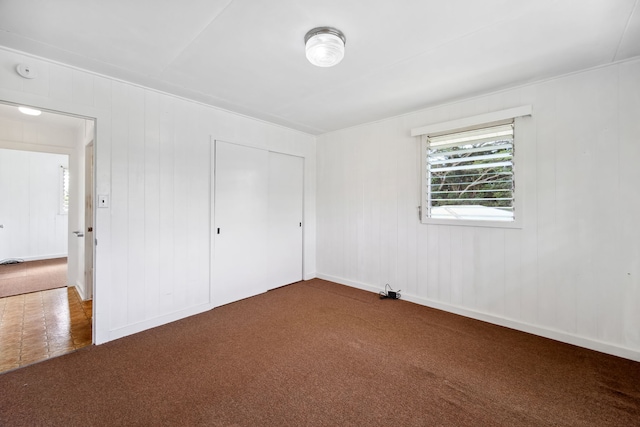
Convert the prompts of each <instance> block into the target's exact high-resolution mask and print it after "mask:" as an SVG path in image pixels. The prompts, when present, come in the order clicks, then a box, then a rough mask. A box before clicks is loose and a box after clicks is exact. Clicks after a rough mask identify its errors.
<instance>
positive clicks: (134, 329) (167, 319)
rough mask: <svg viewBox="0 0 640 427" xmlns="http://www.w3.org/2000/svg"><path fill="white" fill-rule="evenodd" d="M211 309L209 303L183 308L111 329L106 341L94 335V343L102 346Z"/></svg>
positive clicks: (211, 306)
mask: <svg viewBox="0 0 640 427" xmlns="http://www.w3.org/2000/svg"><path fill="white" fill-rule="evenodd" d="M212 308H213V305H211V304H210V303H206V304H199V305H196V306H193V307H189V308H185V309H184V310H179V311H176V312H174V313H170V314H166V315H164V316H160V317H156V318H153V319H149V320H145V321H143V322H139V323H135V324H133V325H127V326H125V327H122V328H118V329H113V330H111V331H108V332H107V337H106V339H103V337H101V336H99V335H101V334H96V338H95V340H96V342H95V343H96V344H104V343H106V342H108V341H112V340H116V339H118V338H123V337H126V336H128V335H133V334H136V333H138V332H142V331H146V330H147V329H151V328H155V327H158V326H162V325H166V324H167V323H171V322H175V321H177V320H180V319H184V318H185V317H189V316H193V315H196V314H200V313H203V312H205V311H209V310H211V309H212Z"/></svg>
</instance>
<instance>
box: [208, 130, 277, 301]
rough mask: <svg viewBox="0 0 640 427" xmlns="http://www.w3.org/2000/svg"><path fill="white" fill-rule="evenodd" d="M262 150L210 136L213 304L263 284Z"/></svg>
mask: <svg viewBox="0 0 640 427" xmlns="http://www.w3.org/2000/svg"><path fill="white" fill-rule="evenodd" d="M268 154H269V153H268V152H267V151H264V150H259V149H255V148H250V147H245V146H241V145H235V144H229V143H225V142H221V141H216V146H215V178H214V179H215V193H214V228H213V245H214V249H213V252H214V260H213V278H214V279H213V286H212V291H213V295H212V300H213V303H214V305H215V306H220V305H223V304H227V303H230V302H233V301H238V300H240V299H243V298H247V297H250V296H253V295H257V294H259V293H262V292H265V291H266V290H267V283H268V281H267V277H268V276H267V275H268V270H267V250H268V247H267V235H268V208H269V204H268V199H269V170H268V167H269V156H268Z"/></svg>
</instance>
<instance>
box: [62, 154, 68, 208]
mask: <svg viewBox="0 0 640 427" xmlns="http://www.w3.org/2000/svg"><path fill="white" fill-rule="evenodd" d="M60 168H61V171H62V195H61V196H62V197H61V198H62V200H61V201H60V213H63V214H65V213H68V212H69V168H67V167H64V166H60Z"/></svg>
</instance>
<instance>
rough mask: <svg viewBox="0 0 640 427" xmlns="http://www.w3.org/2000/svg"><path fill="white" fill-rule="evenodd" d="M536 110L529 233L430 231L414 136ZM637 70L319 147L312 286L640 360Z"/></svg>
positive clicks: (525, 133) (531, 127) (336, 138)
mask: <svg viewBox="0 0 640 427" xmlns="http://www.w3.org/2000/svg"><path fill="white" fill-rule="evenodd" d="M525 104H532V105H533V116H532V117H531V118H530V119H528V120H525V121H524V122H523V123H524V125H523V126H520V127H518V128H517V129H516V132H517V141H516V144H517V145H516V149H517V150H520V153H519V154H520V158H521V159H522V160H523V161H521V162H520V163H519V164H518V165H517V167H519V168H522V169H523V170H522V172H523V178H524V179H523V180H522V182H519V183H518V194H517V197H521V198H522V201H523V206H524V209H523V212H521V214H522V215H523V216H524V227H523V228H522V229H495V228H479V227H463V226H445V225H423V224H420V222H419V219H418V212H417V206H418V205H419V204H420V181H419V176H420V175H419V169H420V158H419V153H420V151H419V138H418V137H411V136H410V130H411V128H414V127H419V126H424V125H429V124H434V123H438V122H444V121H448V120H454V119H460V118H464V117H468V116H473V115H478V114H483V113H487V112H492V111H497V110H501V109H506V108H511V107H517V106H520V105H525ZM639 135H640V60H639V59H636V60H634V61H630V62H625V63H619V64H616V65H612V66H608V67H604V68H599V69H594V70H590V71H585V72H582V73H578V74H573V75H569V76H565V77H562V78H558V79H554V80H550V81H546V82H542V83H536V84H531V85H528V86H524V87H520V88H515V89H512V90H507V91H502V92H499V93H495V94H492V95H487V96H481V97H477V98H473V99H469V100H465V101H461V102H456V103H453V104H448V105H443V106H439V107H436V108H430V109H427V110H423V111H419V112H416V113H413V114H409V115H406V116H402V117H396V118H391V119H388V120H385V121H381V122H377V123H372V124H368V125H364V126H360V127H356V128H351V129H346V130H342V131H338V132H334V133H330V134H326V135H323V136H320V137H319V138H318V142H317V144H318V146H317V150H318V176H317V179H318V193H317V194H318V212H317V213H318V243H317V244H318V247H317V250H318V273H319V274H318V275H319V276H320V277H324V278H327V279H330V280H334V281H337V282H341V283H344V284H349V285H352V286H356V287H360V288H363V289H369V290H375V291H378V290H381V289H382V288H383V287H384V285H385V284H386V283H389V284H390V285H391V286H392V287H393V288H394V289H401V290H402V295H403V298H405V299H409V300H411V301H415V302H418V303H421V304H425V305H429V306H434V307H437V308H442V309H444V310H448V311H452V312H455V313H460V314H464V315H467V316H471V317H476V318H479V319H483V320H488V321H490V322H494V323H497V324H501V325H506V326H509V327H513V328H516V329H521V330H525V331H529V332H533V333H537V334H540V335H543V336H547V337H551V338H555V339H559V340H562V341H566V342H570V343H575V344H578V345H582V346H586V347H590V348H594V349H597V350H601V351H605V352H609V353H613V354H618V355H621V356H624V357H628V358H632V359H635V360H640V327H639V325H640V226H639V225H638V220H639V219H640V194H639V193H638V183H640V167H638V165H637V162H638V159H639V158H640V143H639V139H638V136H639Z"/></svg>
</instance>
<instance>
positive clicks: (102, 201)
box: [98, 194, 109, 208]
mask: <svg viewBox="0 0 640 427" xmlns="http://www.w3.org/2000/svg"><path fill="white" fill-rule="evenodd" d="M98 207H99V208H108V207H109V195H108V194H98Z"/></svg>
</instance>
